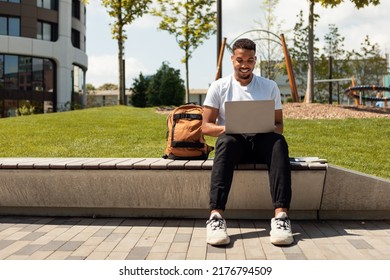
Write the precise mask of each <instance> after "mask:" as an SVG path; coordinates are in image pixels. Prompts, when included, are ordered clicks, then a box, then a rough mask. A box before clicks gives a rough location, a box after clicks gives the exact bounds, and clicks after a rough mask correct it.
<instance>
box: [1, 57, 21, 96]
mask: <svg viewBox="0 0 390 280" xmlns="http://www.w3.org/2000/svg"><path fill="white" fill-rule="evenodd" d="M18 71H19V69H18V57H17V56H16V55H5V56H4V87H5V88H6V89H17V88H18Z"/></svg>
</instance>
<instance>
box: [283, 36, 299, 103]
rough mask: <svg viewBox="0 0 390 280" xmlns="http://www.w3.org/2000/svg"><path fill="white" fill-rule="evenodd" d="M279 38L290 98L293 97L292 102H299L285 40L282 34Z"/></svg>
mask: <svg viewBox="0 0 390 280" xmlns="http://www.w3.org/2000/svg"><path fill="white" fill-rule="evenodd" d="M280 39H281V41H282V47H283V53H284V59H285V61H286V67H287V75H288V81H289V83H290V89H291V95H292V98H293V102H299V95H298V89H297V85H296V82H295V76H294V71H293V68H292V62H291V57H290V54H289V52H288V48H287V44H286V40H285V38H284V35H283V34H281V35H280Z"/></svg>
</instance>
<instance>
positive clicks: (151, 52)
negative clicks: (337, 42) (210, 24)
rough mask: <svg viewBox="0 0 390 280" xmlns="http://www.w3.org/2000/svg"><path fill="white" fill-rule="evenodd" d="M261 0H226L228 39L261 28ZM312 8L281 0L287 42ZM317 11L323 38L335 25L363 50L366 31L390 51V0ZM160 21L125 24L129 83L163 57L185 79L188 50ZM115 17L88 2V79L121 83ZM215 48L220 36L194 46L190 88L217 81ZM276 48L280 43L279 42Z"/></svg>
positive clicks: (298, 0)
mask: <svg viewBox="0 0 390 280" xmlns="http://www.w3.org/2000/svg"><path fill="white" fill-rule="evenodd" d="M262 2H263V1H262V0H223V1H222V36H223V37H226V40H227V43H230V42H232V41H233V40H234V39H236V38H237V37H238V36H239V35H241V34H243V33H245V32H248V31H251V30H255V29H261V25H260V24H259V22H264V12H263V11H262V9H261V6H262ZM308 10H309V4H308V1H307V0H306V1H305V0H279V3H278V5H277V8H276V9H275V11H274V15H275V18H276V22H277V23H279V24H280V25H281V27H280V30H279V31H280V34H282V33H283V34H284V36H285V38H286V40H287V45H288V46H289V47H290V45H291V44H292V43H291V42H290V41H289V40H291V39H292V37H293V33H292V30H293V28H294V25H295V24H296V22H298V17H297V15H298V14H299V12H300V11H303V14H304V19H305V20H307V17H308ZM314 11H315V13H317V14H319V15H320V19H319V21H318V22H317V26H316V28H315V33H316V36H317V37H318V38H319V39H320V41H323V38H324V35H325V34H327V33H329V25H330V24H334V25H335V26H336V27H337V28H338V31H339V33H340V35H341V36H343V37H345V41H344V45H345V49H346V50H352V49H355V50H360V44H361V43H362V42H363V41H364V39H365V37H366V36H367V35H368V36H369V38H370V41H371V43H377V44H378V45H379V47H380V49H381V50H382V51H383V53H385V52H386V53H388V52H389V51H390V33H389V31H388V27H389V26H390V17H389V15H388V11H390V1H389V0H382V1H381V4H380V5H378V6H368V7H365V8H364V9H360V10H358V9H356V8H355V7H354V5H353V4H352V3H351V2H350V1H348V0H345V1H344V3H342V4H340V5H339V6H337V7H336V8H333V9H330V8H323V7H322V6H320V5H319V4H316V5H315V8H314ZM160 21H161V19H160V18H158V17H154V16H151V15H148V14H147V15H144V16H143V17H142V18H138V19H136V20H135V21H134V22H133V23H132V24H131V25H130V26H127V27H126V34H127V36H128V39H127V41H126V42H125V61H126V88H129V87H131V85H132V84H133V82H134V79H135V78H137V77H138V76H139V74H140V73H142V74H143V75H153V74H155V73H156V72H157V70H158V69H159V68H160V67H161V65H162V63H163V62H167V63H168V64H169V66H171V67H173V68H175V69H178V70H180V74H181V77H182V79H183V80H185V65H184V64H183V63H181V59H182V58H183V56H184V51H183V50H181V49H180V48H179V46H178V45H177V43H176V38H175V36H174V35H171V34H169V33H168V32H167V31H163V30H159V29H158V25H159V22H160ZM112 22H113V20H112V19H111V18H110V17H109V15H108V13H107V10H106V9H105V8H104V7H103V6H102V5H101V1H100V0H90V1H89V4H88V5H87V35H86V36H87V49H86V52H87V55H88V71H87V74H86V83H89V84H92V85H94V86H95V87H99V86H100V85H102V84H104V83H113V84H118V62H117V60H118V59H117V57H118V56H117V53H118V46H117V42H116V40H114V39H112V34H111V26H110V24H111V23H112ZM278 35H279V34H278ZM245 37H248V38H256V35H255V33H253V32H250V33H247V34H246V35H245ZM289 42H290V43H289ZM289 44H290V45H289ZM319 46H320V45H319ZM217 48H218V47H217V38H216V35H212V36H211V37H210V39H209V40H207V41H205V43H204V44H203V45H201V46H199V47H198V48H197V49H195V50H194V52H193V55H192V58H191V59H190V61H189V75H190V81H189V85H190V88H197V89H205V88H208V86H209V85H210V83H211V82H213V80H214V79H215V74H216V69H217ZM275 48H278V46H277V45H275ZM281 52H282V50H281ZM230 56H231V54H230V52H229V51H227V50H226V51H225V52H224V57H223V63H222V66H223V67H222V75H223V76H225V75H228V74H230V73H231V71H232V64H231V61H230ZM258 56H259V55H258Z"/></svg>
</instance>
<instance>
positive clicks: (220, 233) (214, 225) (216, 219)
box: [206, 212, 230, 245]
mask: <svg viewBox="0 0 390 280" xmlns="http://www.w3.org/2000/svg"><path fill="white" fill-rule="evenodd" d="M206 227H207V243H208V244H210V245H227V244H229V243H230V237H229V236H228V234H227V231H226V221H225V220H224V219H223V218H222V216H221V215H220V214H219V213H217V212H215V213H213V214H212V215H211V216H210V219H209V220H208V221H207V222H206Z"/></svg>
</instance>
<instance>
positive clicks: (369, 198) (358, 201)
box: [319, 165, 390, 220]
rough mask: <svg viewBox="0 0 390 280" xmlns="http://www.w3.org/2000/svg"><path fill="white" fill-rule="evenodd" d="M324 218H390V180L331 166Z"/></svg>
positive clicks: (324, 201) (323, 206)
mask: <svg viewBox="0 0 390 280" xmlns="http://www.w3.org/2000/svg"><path fill="white" fill-rule="evenodd" d="M319 217H320V218H321V219H370V220H372V219H376V220H381V219H385V220H388V219H390V181H389V180H385V179H382V178H378V177H374V176H370V175H367V174H364V173H360V172H356V171H353V170H348V169H345V168H341V167H338V166H334V165H329V167H328V171H327V174H326V179H325V185H324V194H323V199H322V203H321V209H320V211H319Z"/></svg>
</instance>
